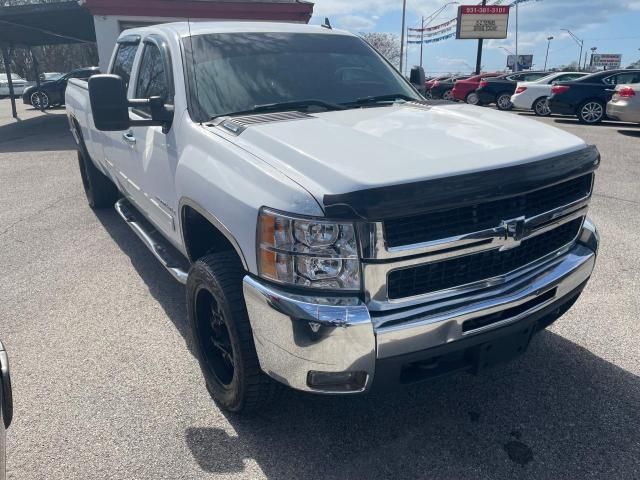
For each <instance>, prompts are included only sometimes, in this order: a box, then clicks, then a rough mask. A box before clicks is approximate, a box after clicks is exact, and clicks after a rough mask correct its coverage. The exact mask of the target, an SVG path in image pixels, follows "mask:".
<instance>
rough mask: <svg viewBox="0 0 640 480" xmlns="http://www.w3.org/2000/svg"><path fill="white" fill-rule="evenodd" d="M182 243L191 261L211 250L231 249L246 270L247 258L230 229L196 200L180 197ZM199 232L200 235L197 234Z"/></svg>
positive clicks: (247, 268)
mask: <svg viewBox="0 0 640 480" xmlns="http://www.w3.org/2000/svg"><path fill="white" fill-rule="evenodd" d="M178 211H179V215H180V232H181V236H182V244H183V245H184V250H185V252H186V254H187V258H188V259H189V261H191V262H195V261H196V260H197V259H198V258H200V257H202V256H204V255H206V254H207V253H211V252H212V251H216V252H220V251H233V252H234V253H235V254H236V255H237V257H238V259H239V260H240V262H241V263H242V267H243V268H244V269H245V270H246V271H248V270H249V267H248V264H247V260H246V258H245V256H244V253H243V252H242V249H241V248H240V245H239V244H238V242H237V241H236V239H235V237H234V236H233V234H232V233H231V231H230V230H229V229H228V228H227V227H226V226H225V225H224V223H222V222H221V221H220V220H219V219H218V218H217V217H216V216H215V215H213V214H212V213H210V212H208V211H207V210H206V209H205V208H204V207H202V206H201V205H200V204H199V203H198V202H196V201H195V200H192V199H191V198H188V197H182V198H181V199H180V202H179V206H178ZM198 233H200V234H201V235H197V234H198Z"/></svg>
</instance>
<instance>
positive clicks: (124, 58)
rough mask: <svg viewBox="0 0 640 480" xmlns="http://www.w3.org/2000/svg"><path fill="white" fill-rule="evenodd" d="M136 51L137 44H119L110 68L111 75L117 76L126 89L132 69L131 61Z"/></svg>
mask: <svg viewBox="0 0 640 480" xmlns="http://www.w3.org/2000/svg"><path fill="white" fill-rule="evenodd" d="M137 51H138V44H137V43H120V44H119V45H118V51H117V52H116V58H115V59H114V61H113V66H112V67H111V73H112V74H114V75H119V76H120V77H121V78H122V79H123V80H124V83H125V85H126V86H127V87H129V79H130V78H131V69H132V67H133V59H134V58H135V56H136V52H137Z"/></svg>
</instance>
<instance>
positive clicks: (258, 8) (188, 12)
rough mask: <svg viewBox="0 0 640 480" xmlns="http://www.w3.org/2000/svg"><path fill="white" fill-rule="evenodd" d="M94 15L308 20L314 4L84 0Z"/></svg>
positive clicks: (187, 0) (191, 0)
mask: <svg viewBox="0 0 640 480" xmlns="http://www.w3.org/2000/svg"><path fill="white" fill-rule="evenodd" d="M86 6H87V8H88V9H89V10H90V11H91V13H92V14H94V15H123V16H133V17H149V16H151V17H172V18H220V19H229V20H283V21H299V22H308V21H309V19H310V18H311V15H312V13H313V3H273V2H207V1H202V0H195V1H194V0H186V1H176V0H86Z"/></svg>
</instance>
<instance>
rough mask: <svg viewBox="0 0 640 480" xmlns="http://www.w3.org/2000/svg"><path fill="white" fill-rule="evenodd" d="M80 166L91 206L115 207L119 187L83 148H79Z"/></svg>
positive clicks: (96, 207) (94, 207) (97, 207)
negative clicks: (99, 168)
mask: <svg viewBox="0 0 640 480" xmlns="http://www.w3.org/2000/svg"><path fill="white" fill-rule="evenodd" d="M78 167H79V168H80V177H81V178H82V186H83V187H84V193H85V195H86V196H87V202H88V203H89V206H90V207H91V208H92V209H94V210H99V209H101V208H110V207H113V205H114V204H115V203H116V201H117V200H118V197H119V193H118V189H117V188H116V186H115V185H114V184H113V182H112V181H111V180H110V179H109V178H107V177H106V176H105V175H104V174H103V173H102V172H101V171H100V170H98V168H97V167H96V166H95V165H94V164H93V161H92V160H91V159H90V158H88V155H87V154H85V153H83V152H82V151H81V150H78Z"/></svg>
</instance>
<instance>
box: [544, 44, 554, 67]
mask: <svg viewBox="0 0 640 480" xmlns="http://www.w3.org/2000/svg"><path fill="white" fill-rule="evenodd" d="M551 40H553V37H547V54H546V55H545V56H544V70H545V71H546V70H547V60H548V59H549V46H550V45H551Z"/></svg>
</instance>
